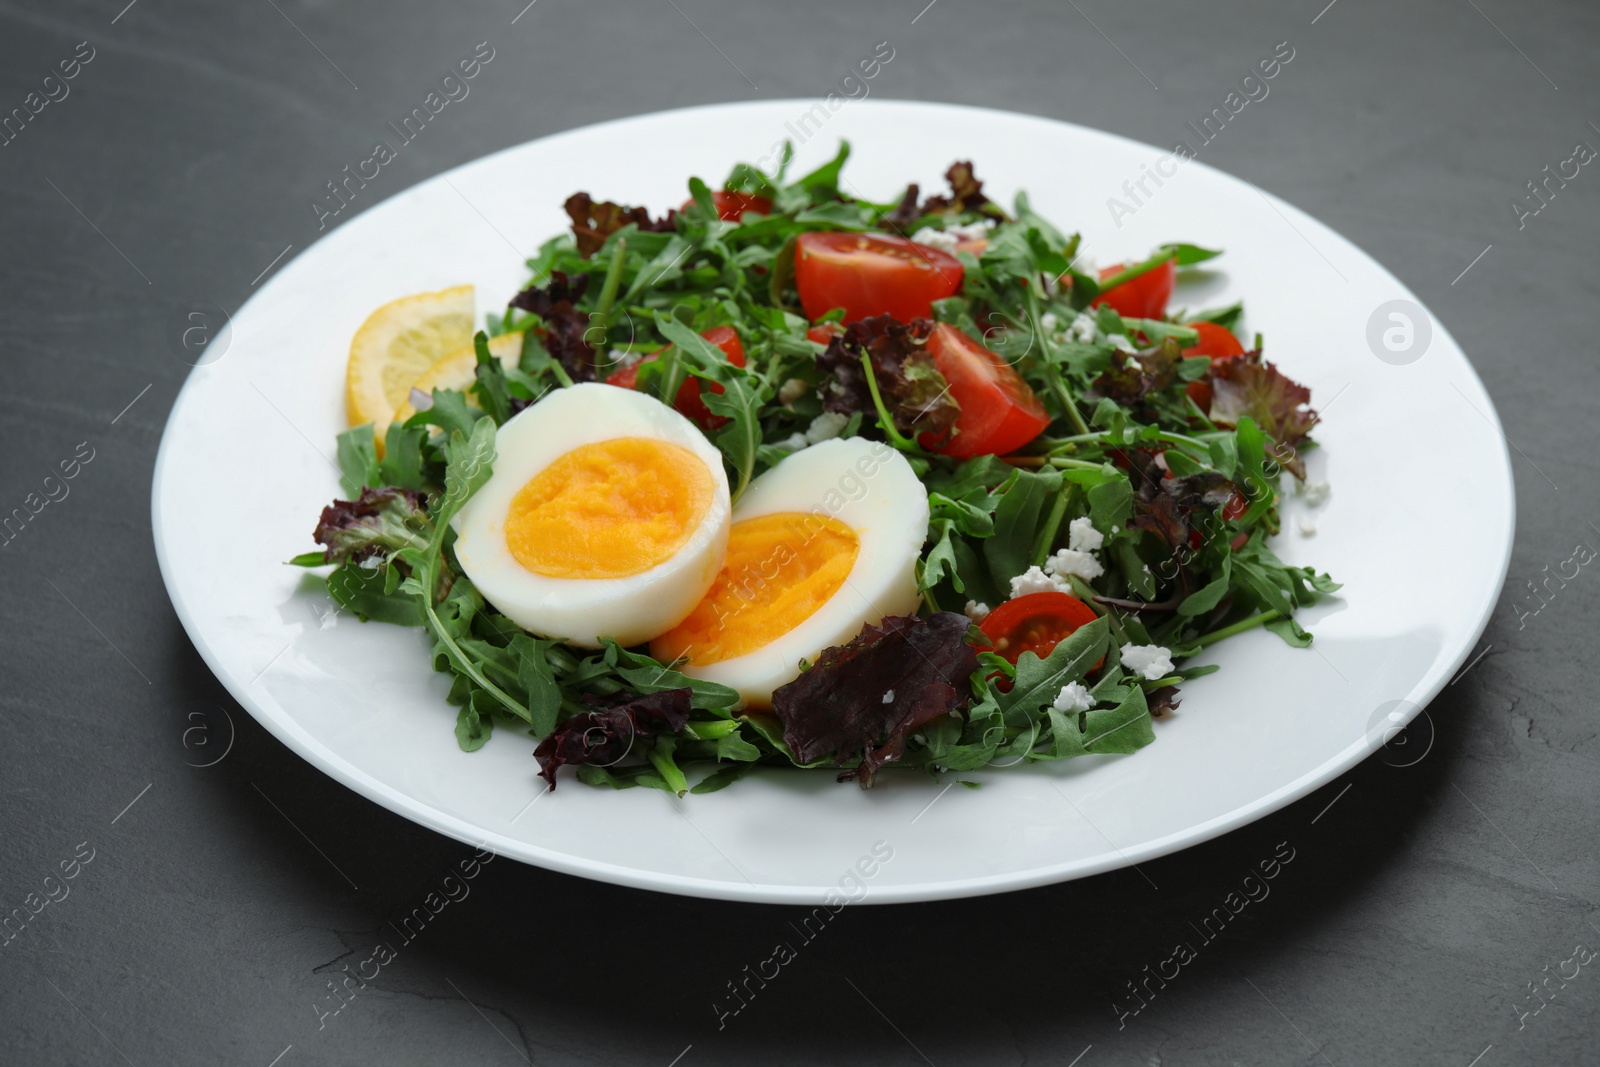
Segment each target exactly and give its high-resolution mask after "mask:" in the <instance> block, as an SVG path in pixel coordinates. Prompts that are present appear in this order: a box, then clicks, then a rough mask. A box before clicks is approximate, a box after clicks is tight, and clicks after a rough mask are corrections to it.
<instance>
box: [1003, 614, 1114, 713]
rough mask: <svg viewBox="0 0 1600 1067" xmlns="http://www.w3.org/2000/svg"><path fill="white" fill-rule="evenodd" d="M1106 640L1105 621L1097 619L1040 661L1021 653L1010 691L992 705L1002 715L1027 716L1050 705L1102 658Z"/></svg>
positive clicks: (1078, 630) (1079, 628)
mask: <svg viewBox="0 0 1600 1067" xmlns="http://www.w3.org/2000/svg"><path fill="white" fill-rule="evenodd" d="M1110 640H1111V635H1110V631H1109V629H1108V628H1107V623H1106V620H1105V619H1104V618H1099V619H1096V620H1095V621H1094V622H1091V623H1088V624H1086V625H1084V626H1080V627H1078V629H1076V630H1074V631H1073V632H1072V634H1071V636H1069V637H1067V638H1066V640H1064V641H1061V642H1059V643H1057V645H1056V647H1055V648H1053V649H1051V650H1050V654H1049V655H1048V656H1046V657H1044V658H1043V659H1040V658H1039V656H1038V655H1037V654H1036V653H1033V652H1024V653H1023V654H1022V655H1021V656H1019V657H1018V658H1017V676H1016V680H1015V681H1014V682H1013V683H1012V686H1011V691H1010V692H1009V693H1001V694H1000V695H999V696H998V697H997V698H996V701H995V702H996V705H997V706H998V707H999V709H1000V710H1001V712H1002V713H1006V712H1011V711H1014V710H1017V711H1023V712H1029V713H1031V712H1036V711H1038V710H1039V709H1040V708H1043V707H1045V706H1046V705H1049V704H1053V703H1054V702H1055V699H1056V695H1057V694H1058V693H1060V692H1061V689H1062V687H1063V686H1065V685H1066V684H1067V683H1068V682H1077V681H1081V680H1082V679H1083V677H1084V676H1085V675H1086V674H1088V673H1089V670H1090V668H1091V667H1093V666H1094V665H1095V664H1096V663H1097V662H1099V661H1100V660H1101V659H1102V658H1103V657H1104V656H1105V654H1106V647H1107V645H1108V643H1109V642H1110Z"/></svg>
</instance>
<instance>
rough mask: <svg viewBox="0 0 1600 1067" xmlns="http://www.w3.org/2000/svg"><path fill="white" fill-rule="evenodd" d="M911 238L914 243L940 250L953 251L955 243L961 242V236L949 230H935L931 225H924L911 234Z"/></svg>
mask: <svg viewBox="0 0 1600 1067" xmlns="http://www.w3.org/2000/svg"><path fill="white" fill-rule="evenodd" d="M911 240H912V242H913V243H915V244H919V245H927V246H928V247H929V248H937V249H938V250H939V251H941V252H954V251H955V250H956V245H958V244H960V243H961V238H959V237H957V236H956V235H955V234H954V233H952V232H951V231H949V230H936V229H934V228H933V227H932V226H924V227H923V228H922V229H920V230H918V231H917V232H916V233H914V234H912V235H911Z"/></svg>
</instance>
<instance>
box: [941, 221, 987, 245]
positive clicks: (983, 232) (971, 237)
mask: <svg viewBox="0 0 1600 1067" xmlns="http://www.w3.org/2000/svg"><path fill="white" fill-rule="evenodd" d="M998 221H999V220H998V219H979V220H978V221H977V222H969V223H967V224H966V225H965V226H948V227H946V228H945V231H944V232H945V233H953V234H955V235H956V237H957V238H958V239H960V240H962V241H976V240H977V239H978V238H980V237H987V236H989V230H990V228H992V227H993V226H994V225H995V224H996V222H998Z"/></svg>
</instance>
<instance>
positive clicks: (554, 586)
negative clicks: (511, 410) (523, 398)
mask: <svg viewBox="0 0 1600 1067" xmlns="http://www.w3.org/2000/svg"><path fill="white" fill-rule="evenodd" d="M495 452H496V457H495V461H494V474H493V475H492V476H491V477H490V479H489V481H488V482H487V483H485V485H484V486H483V487H482V488H481V489H479V490H478V492H477V493H476V494H474V495H473V497H472V499H471V500H469V501H468V502H467V506H466V507H465V508H463V509H462V511H461V514H460V515H459V516H458V518H457V526H456V529H457V531H458V537H457V539H456V546H455V548H456V558H457V559H459V560H460V561H461V566H462V568H463V569H465V570H466V572H467V576H468V577H469V578H471V579H472V582H473V584H474V585H475V586H477V588H478V591H479V592H481V593H482V594H483V595H484V597H485V598H486V599H487V600H488V601H489V602H490V603H491V604H493V605H494V606H495V607H496V608H498V609H499V610H500V611H502V612H504V613H505V615H506V616H507V617H509V618H510V619H511V620H512V621H513V622H515V623H516V624H517V625H518V626H521V627H523V628H524V629H527V630H531V631H533V632H534V633H538V634H543V635H545V636H548V637H556V638H561V639H562V640H565V641H567V642H569V643H571V644H574V645H581V646H584V647H589V648H594V647H598V646H599V644H600V639H601V638H603V637H610V638H614V639H616V640H617V641H620V642H621V643H622V644H624V645H632V644H638V643H640V642H642V641H647V640H649V639H650V638H651V637H654V636H655V635H656V634H659V633H661V632H663V631H665V630H668V629H670V628H671V627H673V626H676V625H677V624H678V623H679V622H681V621H682V620H683V619H684V617H685V616H687V615H688V614H689V612H690V611H692V610H693V609H694V607H695V605H696V604H697V603H699V602H700V600H701V598H702V597H703V596H705V593H706V590H707V589H708V588H710V586H711V583H712V580H713V579H714V578H715V577H716V575H717V571H718V569H719V568H720V567H721V566H722V559H723V552H724V550H725V548H726V546H727V543H728V525H729V514H730V505H729V499H728V478H727V475H726V474H725V473H724V471H723V468H722V456H721V454H720V453H719V452H718V451H717V450H716V448H715V447H713V446H712V444H711V442H709V441H707V440H706V438H705V435H704V434H702V433H701V432H700V431H699V430H698V429H697V428H696V427H695V425H694V424H693V423H691V422H690V421H689V420H688V419H686V418H684V417H683V416H682V415H679V414H678V413H677V412H676V411H673V410H672V409H671V408H669V407H667V406H666V405H665V404H662V403H660V402H658V401H657V400H655V399H654V398H653V397H650V396H648V395H646V394H644V393H633V392H628V391H626V390H622V389H613V388H610V387H609V386H605V385H600V384H598V383H592V382H591V383H586V384H582V385H574V386H570V387H568V388H566V389H557V390H555V391H553V392H551V393H550V394H548V395H547V396H546V397H545V398H544V399H542V400H540V401H539V402H538V403H536V404H533V405H531V406H530V407H528V408H526V409H524V410H523V411H522V412H520V413H519V414H517V415H516V416H515V417H513V418H512V419H510V420H508V421H507V422H506V423H505V425H503V426H501V427H500V430H499V432H498V433H497V434H496V435H495Z"/></svg>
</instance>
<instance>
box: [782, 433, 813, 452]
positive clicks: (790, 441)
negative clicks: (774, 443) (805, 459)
mask: <svg viewBox="0 0 1600 1067" xmlns="http://www.w3.org/2000/svg"><path fill="white" fill-rule="evenodd" d="M809 444H811V442H810V441H807V440H806V435H805V434H803V433H792V434H790V435H789V436H788V437H786V438H784V439H783V440H782V441H779V442H778V447H779V448H787V449H788V450H789V451H790V452H798V451H800V450H801V449H802V448H805V447H806V446H807V445H809Z"/></svg>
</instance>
